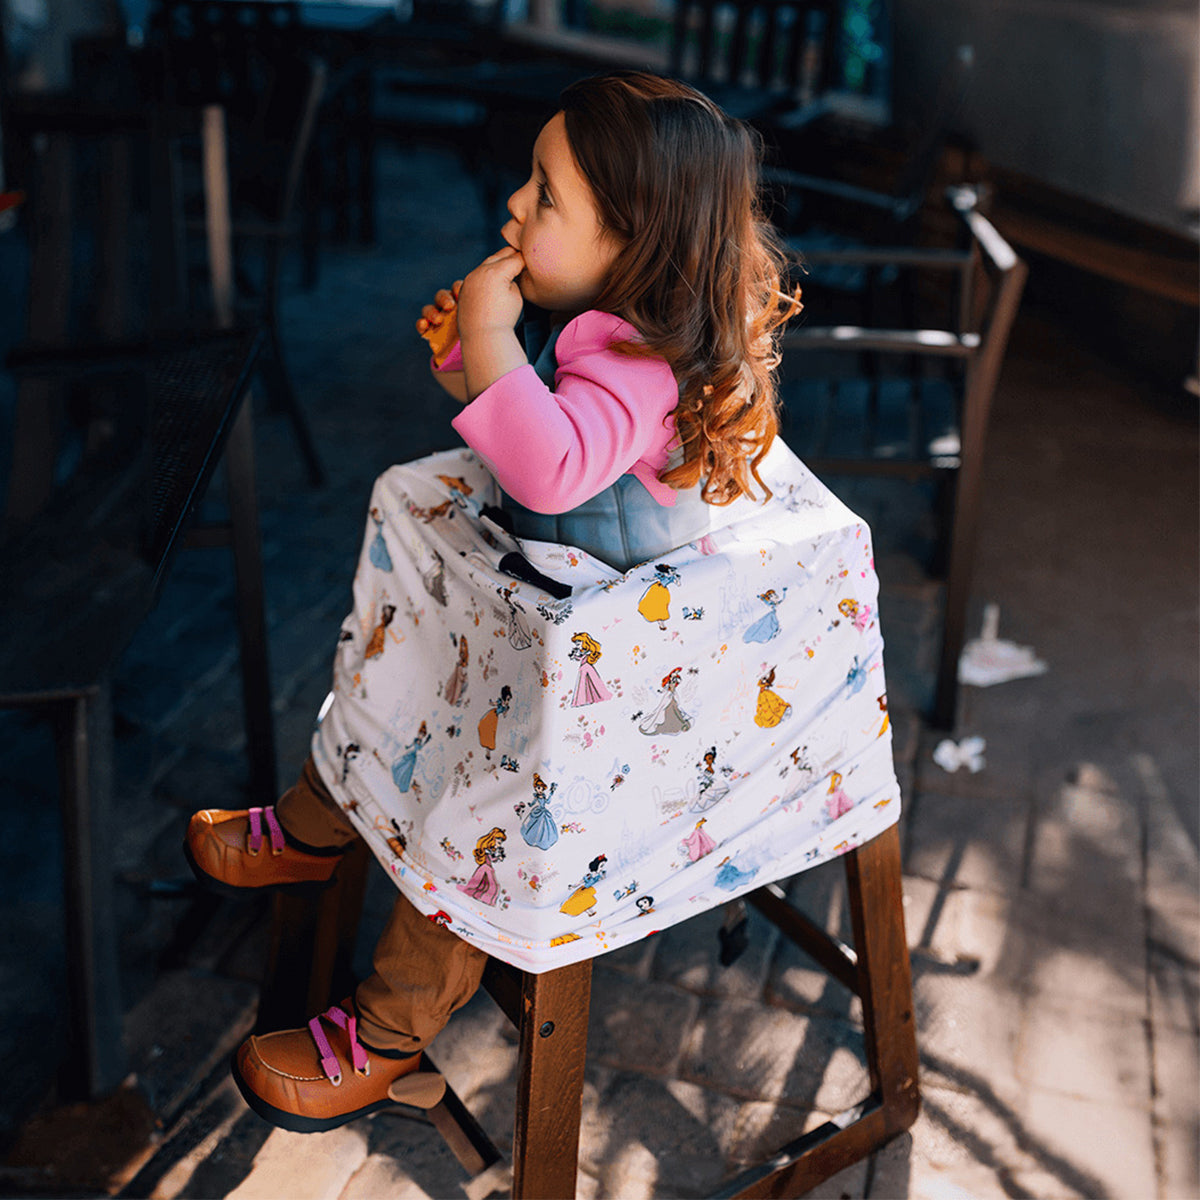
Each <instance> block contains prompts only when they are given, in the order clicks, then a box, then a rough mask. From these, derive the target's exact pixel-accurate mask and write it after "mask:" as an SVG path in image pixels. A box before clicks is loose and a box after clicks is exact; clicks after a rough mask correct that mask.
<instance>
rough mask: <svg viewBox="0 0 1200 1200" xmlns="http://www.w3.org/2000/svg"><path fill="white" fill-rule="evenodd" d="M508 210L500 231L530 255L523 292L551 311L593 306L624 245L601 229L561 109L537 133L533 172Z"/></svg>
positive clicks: (526, 256)
mask: <svg viewBox="0 0 1200 1200" xmlns="http://www.w3.org/2000/svg"><path fill="white" fill-rule="evenodd" d="M508 211H509V213H510V215H511V217H512V219H511V220H510V221H508V222H507V223H506V224H505V226H504V229H503V230H502V231H501V232H502V236H503V237H504V240H505V241H506V242H507V243H508V244H509V245H510V246H511V247H512V248H513V249H514V250H517V251H519V252H520V254H521V257H522V258H523V259H524V260H525V268H524V270H523V271H522V272H521V274H520V275H518V276H517V286H518V287H519V288H520V289H521V295H522V296H523V297H524V298H525V299H526V300H528V301H529V302H530V303H531V304H536V305H538V306H539V307H541V308H545V309H548V310H550V311H551V312H560V313H569V314H577V313H581V312H584V311H585V310H587V309H588V308H590V307H591V306H592V305H593V304H594V303H595V300H596V298H597V297H598V296H599V295H600V292H601V291H602V290H603V287H604V283H605V280H606V279H607V278H608V273H609V271H610V270H611V269H612V265H613V262H614V261H615V260H616V257H617V254H618V253H619V251H620V246H619V244H618V243H617V242H616V241H615V239H613V238H612V237H611V236H610V235H609V234H608V233H606V232H605V231H604V230H603V229H602V228H601V225H600V218H599V216H598V215H597V213H596V204H595V201H594V199H593V198H592V189H591V186H590V185H589V184H588V182H587V180H586V179H585V178H584V177H583V174H582V172H581V171H580V170H579V167H578V165H577V164H576V162H575V155H574V154H573V153H572V151H571V144H570V142H569V141H568V140H567V123H566V119H565V118H564V117H563V114H562V113H558V114H557V115H556V116H554V117H553V118H552V119H551V120H550V122H549V123H548V124H547V125H546V126H545V127H544V128H543V129H542V132H541V133H540V134H539V135H538V139H537V141H536V142H535V143H534V147H533V173H532V174H531V175H530V177H529V179H528V180H527V181H526V182H525V184H524V186H523V187H521V188H520V189H519V190H518V191H516V192H514V193H513V194H512V195H511V196H510V197H509V200H508Z"/></svg>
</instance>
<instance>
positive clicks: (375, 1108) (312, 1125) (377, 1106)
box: [229, 1050, 403, 1133]
mask: <svg viewBox="0 0 1200 1200" xmlns="http://www.w3.org/2000/svg"><path fill="white" fill-rule="evenodd" d="M229 1072H230V1074H231V1075H232V1076H233V1082H234V1083H236V1084H237V1089H238V1091H239V1092H241V1094H242V1099H243V1100H245V1102H246V1103H247V1104H248V1105H249V1106H250V1108H251V1109H252V1110H253V1111H254V1112H255V1113H256V1114H257V1115H258V1116H260V1117H262V1119H263V1120H264V1121H267V1122H269V1123H270V1124H272V1125H277V1126H278V1127H279V1128H280V1129H286V1130H288V1131H289V1132H290V1133H325V1132H326V1131H327V1130H330V1129H337V1128H338V1127H339V1126H342V1125H347V1124H349V1123H350V1122H351V1121H357V1120H358V1118H359V1117H368V1116H370V1115H371V1113H375V1112H379V1111H380V1110H381V1109H384V1108H399V1107H403V1106H402V1105H400V1104H399V1103H398V1102H397V1101H395V1100H393V1099H392V1098H391V1097H390V1096H384V1097H383V1098H382V1099H381V1100H376V1101H374V1102H373V1103H371V1104H364V1105H363V1107H362V1108H356V1109H354V1111H353V1112H348V1113H339V1114H338V1115H337V1116H334V1117H302V1116H301V1115H300V1114H299V1113H293V1112H288V1111H287V1110H286V1109H282V1108H276V1107H275V1105H273V1104H268V1103H267V1101H266V1100H264V1099H263V1098H262V1097H261V1096H260V1095H258V1093H257V1092H255V1091H253V1090H252V1089H251V1088H250V1086H249V1085H248V1084H247V1083H246V1081H245V1080H244V1079H243V1078H242V1073H241V1072H240V1071H239V1070H238V1066H237V1051H236V1050H235V1051H234V1052H233V1054H232V1055H231V1056H230V1059H229Z"/></svg>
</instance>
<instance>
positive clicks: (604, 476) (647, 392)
mask: <svg viewBox="0 0 1200 1200" xmlns="http://www.w3.org/2000/svg"><path fill="white" fill-rule="evenodd" d="M635 336H636V334H635V331H634V329H633V327H632V326H631V325H629V324H627V323H626V322H624V321H621V320H620V319H619V318H617V317H613V316H610V315H608V314H606V313H598V312H587V313H584V314H583V315H582V316H580V317H577V318H576V319H575V320H574V321H572V322H571V323H570V324H569V325H568V326H567V327H566V329H564V330H563V332H562V334H561V335H560V336H559V340H558V344H557V347H556V356H557V358H558V363H559V366H558V370H557V372H556V374H555V389H554V391H551V390H550V389H549V388H548V387H546V385H545V384H544V383H542V381H541V380H540V379H539V378H538V376H537V373H536V372H535V371H534V369H533V367H532V366H529V365H525V366H522V367H518V368H517V369H516V370H515V371H510V372H509V373H508V374H507V375H505V376H503V377H502V378H500V379H498V380H497V381H496V382H495V383H494V384H492V386H491V387H489V388H488V389H487V390H486V391H484V392H482V393H480V395H479V396H477V397H476V399H475V400H474V401H472V403H470V404H469V405H467V407H466V408H465V409H464V410H463V411H462V412H461V413H459V415H458V416H457V417H455V418H454V421H453V425H454V428H455V429H456V430H457V431H458V432H459V434H460V435H461V436H462V437H463V439H464V440H465V441H466V443H467V445H469V446H470V447H471V449H472V450H474V451H475V452H476V453H477V454H478V455H479V457H480V458H481V459H482V460H483V461H484V463H486V465H487V467H488V469H489V470H490V471H491V472H492V473H493V474H494V475H495V477H496V480H497V482H498V483H499V484H500V486H501V487H502V488H503V489H504V490H505V491H506V492H507V493H508V494H509V495H510V496H512V497H513V499H514V500H516V501H517V502H518V503H519V504H523V505H524V506H525V507H526V508H530V509H533V510H534V511H535V512H543V513H558V512H566V511H567V510H568V509H572V508H575V507H576V506H577V505H579V504H582V503H583V502H584V501H585V500H589V499H591V497H592V496H594V495H596V494H597V493H598V492H601V491H603V490H604V489H605V488H606V487H609V486H610V485H611V484H612V483H614V482H615V481H616V480H617V479H618V478H619V477H620V476H621V475H624V474H625V473H626V472H627V471H630V470H632V469H633V468H634V467H635V466H636V467H638V470H637V471H636V472H635V473H636V474H637V476H638V478H639V479H641V480H642V482H643V483H645V484H646V486H647V488H648V490H649V491H650V492H651V494H652V495H653V496H654V498H655V499H656V500H658V502H659V503H660V504H673V503H674V499H675V496H674V492H673V491H672V490H671V489H670V488H669V487H667V486H666V485H665V484H660V483H658V480H657V479H656V478H655V475H656V474H657V472H658V471H659V470H661V469H662V468H663V467H664V466H665V465H666V463H667V457H668V450H669V447H670V444H671V441H672V440H673V438H674V432H675V431H674V425H673V422H671V421H670V420H669V419H668V418H669V416H670V414H671V413H672V412H673V411H674V409H675V406H676V404H677V403H678V396H679V389H678V385H677V384H676V382H675V377H674V375H673V374H672V373H671V368H670V367H669V366H667V364H666V363H665V362H664V361H663V360H662V359H658V358H633V357H630V356H629V355H625V354H618V353H617V352H615V351H614V350H612V349H611V348H610V347H611V346H612V344H613V343H614V342H617V341H622V340H625V339H626V338H632V337H635Z"/></svg>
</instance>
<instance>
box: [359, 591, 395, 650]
mask: <svg viewBox="0 0 1200 1200" xmlns="http://www.w3.org/2000/svg"><path fill="white" fill-rule="evenodd" d="M395 615H396V606H395V605H394V604H385V605H384V606H383V608H381V609H380V610H379V624H378V625H376V626H375V628H374V630H372V632H371V640H370V641H369V642H368V643H367V648H366V650H364V651H363V658H378V657H379V656H380V655H381V654H382V653H383V648H384V646H385V645H386V644H387V627H388V626H389V625H390V624H391V623H392V618H393V617H395Z"/></svg>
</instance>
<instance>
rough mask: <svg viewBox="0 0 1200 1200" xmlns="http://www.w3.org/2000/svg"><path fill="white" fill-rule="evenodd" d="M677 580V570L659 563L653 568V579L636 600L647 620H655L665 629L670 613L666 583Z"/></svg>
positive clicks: (669, 600) (673, 582) (669, 597)
mask: <svg viewBox="0 0 1200 1200" xmlns="http://www.w3.org/2000/svg"><path fill="white" fill-rule="evenodd" d="M678 582H679V572H678V571H676V570H675V568H674V567H672V566H671V565H670V564H668V563H659V564H658V565H657V566H656V567H655V568H654V579H653V581H652V582H651V584H650V586H649V587H648V588H647V589H646V590H645V591H644V592H643V593H642V598H641V599H640V600H639V601H638V612H640V613H641V614H642V616H643V617H645V618H646V620H647V621H657V622H658V626H659V628H660V629H666V627H667V618H668V617H669V616H670V615H671V593H670V592H669V591H668V590H667V587H668V585H670V584H676V583H678Z"/></svg>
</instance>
